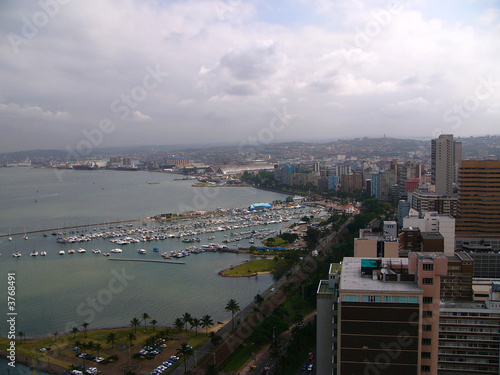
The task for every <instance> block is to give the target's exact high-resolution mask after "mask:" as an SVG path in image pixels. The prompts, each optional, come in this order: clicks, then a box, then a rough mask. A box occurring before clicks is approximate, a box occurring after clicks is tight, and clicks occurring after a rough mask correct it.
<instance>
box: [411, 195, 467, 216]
mask: <svg viewBox="0 0 500 375" xmlns="http://www.w3.org/2000/svg"><path fill="white" fill-rule="evenodd" d="M457 206H458V196H457V195H456V194H438V193H431V192H425V191H421V190H417V191H415V192H413V194H412V195H411V208H413V209H414V210H417V211H419V212H420V211H424V212H428V211H435V212H437V213H438V214H440V215H451V216H453V217H455V216H457Z"/></svg>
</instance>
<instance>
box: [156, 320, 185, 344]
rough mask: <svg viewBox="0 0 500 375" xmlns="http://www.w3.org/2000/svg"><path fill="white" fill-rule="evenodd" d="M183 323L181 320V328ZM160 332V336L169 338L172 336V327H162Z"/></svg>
mask: <svg viewBox="0 0 500 375" xmlns="http://www.w3.org/2000/svg"><path fill="white" fill-rule="evenodd" d="M182 326H183V324H182V322H181V328H182ZM158 334H159V335H160V338H161V337H163V338H165V339H167V340H168V338H169V337H170V328H168V327H167V328H164V329H162V330H161V331H160V332H158Z"/></svg>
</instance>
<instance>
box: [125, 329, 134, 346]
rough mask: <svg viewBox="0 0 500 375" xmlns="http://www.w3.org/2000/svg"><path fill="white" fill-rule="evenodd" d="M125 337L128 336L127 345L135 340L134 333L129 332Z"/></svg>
mask: <svg viewBox="0 0 500 375" xmlns="http://www.w3.org/2000/svg"><path fill="white" fill-rule="evenodd" d="M127 338H128V342H129V345H130V346H132V344H133V343H134V340H135V333H134V332H129V333H128V337H127Z"/></svg>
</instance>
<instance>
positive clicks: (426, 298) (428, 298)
mask: <svg viewBox="0 0 500 375" xmlns="http://www.w3.org/2000/svg"><path fill="white" fill-rule="evenodd" d="M423 302H424V303H432V297H424V299H423Z"/></svg>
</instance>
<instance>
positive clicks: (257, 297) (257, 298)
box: [253, 294, 264, 306]
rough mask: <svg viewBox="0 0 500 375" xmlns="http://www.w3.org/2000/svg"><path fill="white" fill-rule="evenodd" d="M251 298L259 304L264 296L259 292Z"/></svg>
mask: <svg viewBox="0 0 500 375" xmlns="http://www.w3.org/2000/svg"><path fill="white" fill-rule="evenodd" d="M253 300H254V302H255V304H256V305H259V306H260V304H261V303H262V302H264V297H262V296H261V295H260V294H257V295H255V297H253Z"/></svg>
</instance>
